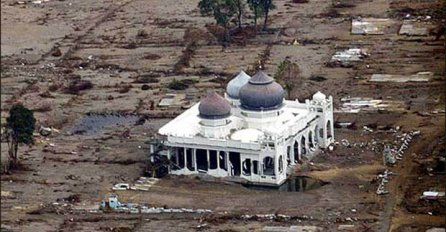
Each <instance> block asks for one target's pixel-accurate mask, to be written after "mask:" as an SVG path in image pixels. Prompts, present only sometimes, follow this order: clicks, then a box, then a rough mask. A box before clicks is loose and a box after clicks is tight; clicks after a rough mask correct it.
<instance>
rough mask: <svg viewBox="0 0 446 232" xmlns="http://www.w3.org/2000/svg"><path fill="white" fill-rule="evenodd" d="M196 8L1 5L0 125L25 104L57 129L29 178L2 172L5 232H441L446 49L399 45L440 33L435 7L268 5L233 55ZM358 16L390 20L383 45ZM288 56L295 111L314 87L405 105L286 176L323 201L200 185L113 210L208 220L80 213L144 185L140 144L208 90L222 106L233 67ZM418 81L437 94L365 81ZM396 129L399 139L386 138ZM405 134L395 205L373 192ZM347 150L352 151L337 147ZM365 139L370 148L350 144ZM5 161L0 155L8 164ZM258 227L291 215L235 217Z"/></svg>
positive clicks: (333, 1) (269, 68) (366, 0)
mask: <svg viewBox="0 0 446 232" xmlns="http://www.w3.org/2000/svg"><path fill="white" fill-rule="evenodd" d="M197 2H198V1H197V0H184V1H176V0H163V1H159V0H152V1H144V0H127V1H110V0H98V1H85V0H80V1H71V0H66V1H55V0H50V1H42V2H41V3H32V2H28V1H24V2H20V1H12V0H5V1H2V2H1V17H2V19H1V28H2V30H1V62H2V67H1V118H2V123H4V119H5V117H7V112H8V110H9V108H10V106H11V105H12V104H14V103H23V104H24V105H25V106H27V107H29V108H31V109H33V110H34V115H35V117H36V118H37V123H38V126H40V125H42V126H45V127H53V128H56V129H58V130H59V132H53V133H52V134H51V135H50V136H47V137H44V136H41V135H40V134H39V133H35V144H34V145H33V146H32V147H26V146H22V147H20V150H19V152H20V153H21V154H22V155H21V163H22V164H23V165H22V169H21V170H18V171H13V172H12V173H11V174H2V175H1V191H2V195H1V203H2V204H1V214H2V220H1V228H2V231H197V230H204V231H260V230H261V228H262V227H264V226H267V225H270V226H271V225H277V226H291V225H307V226H310V225H312V226H317V227H319V228H320V230H321V231H336V230H338V228H339V226H341V228H345V227H342V225H353V228H350V230H352V231H425V230H426V229H429V228H431V227H438V226H444V223H445V222H444V218H445V215H446V212H445V201H444V199H443V200H440V201H434V202H427V201H424V200H419V196H420V195H421V194H422V192H423V191H427V190H429V189H436V190H438V191H445V187H444V183H445V181H446V180H445V176H444V174H443V175H440V174H438V173H432V171H428V170H431V169H432V168H434V167H436V166H437V164H438V156H439V154H444V153H445V124H444V121H445V112H444V108H445V95H444V93H445V85H444V84H445V77H444V69H445V67H444V64H445V63H444V59H445V58H444V54H445V50H444V37H442V38H440V39H439V40H435V36H433V35H429V36H405V35H398V30H399V27H400V26H401V25H402V21H403V18H404V17H406V16H407V15H408V14H409V17H410V18H412V19H415V20H416V19H418V21H419V23H421V24H422V25H423V26H424V27H426V28H434V27H435V26H436V25H437V24H438V23H439V22H440V20H441V19H442V18H445V17H444V15H442V14H441V12H440V10H439V9H440V7H441V4H442V1H440V0H421V1H420V0H407V1H401V0H309V1H308V2H307V3H293V2H292V1H289V0H276V1H274V2H275V4H276V6H277V8H276V9H275V10H273V11H272V12H271V14H272V15H271V22H270V25H269V28H270V30H269V31H267V32H258V33H257V34H256V35H254V34H253V33H245V36H243V35H241V36H240V35H239V36H234V42H233V43H232V44H230V46H228V47H226V48H224V47H223V46H221V44H220V43H219V40H218V39H217V37H216V36H215V35H216V34H215V31H216V30H215V26H213V25H212V24H213V19H212V18H208V17H202V16H200V13H199V10H198V9H197V7H196V6H197ZM358 16H361V17H363V18H365V17H375V18H388V19H389V26H387V27H386V28H385V30H384V34H382V35H352V34H351V33H350V30H351V19H352V18H356V17H358ZM427 16H429V17H427ZM245 23H246V24H245V25H244V26H247V24H248V23H251V22H250V21H249V22H248V21H246V22H245ZM246 30H247V31H249V30H250V29H246ZM294 41H297V42H298V44H296V43H293V42H294ZM293 44H294V45H293ZM351 47H360V48H364V49H367V50H368V52H369V54H370V55H369V56H368V57H366V58H364V59H363V60H361V61H359V62H356V63H353V65H350V66H348V67H332V66H330V65H328V63H329V61H330V58H331V56H332V55H333V54H334V53H335V52H336V51H339V50H341V49H344V48H351ZM284 59H289V60H291V61H293V62H296V63H297V64H298V65H299V68H300V70H301V75H299V77H296V80H295V81H296V83H299V85H298V86H297V87H295V88H294V89H293V90H292V91H291V93H290V96H291V98H299V99H304V98H307V97H309V96H311V94H313V93H314V92H316V91H317V90H320V91H322V92H324V93H326V94H327V95H332V96H333V98H334V100H335V108H336V109H340V108H341V106H342V105H341V104H342V102H341V98H343V97H347V96H352V97H371V98H374V99H384V100H394V101H398V102H400V104H402V105H403V107H402V110H401V109H399V110H395V109H393V108H392V107H388V108H384V109H381V110H369V111H362V112H359V113H342V112H337V113H335V119H336V121H338V122H354V123H355V126H354V127H351V128H337V129H336V130H335V138H336V141H338V143H337V144H336V146H335V149H334V151H332V152H329V151H319V152H318V155H317V156H315V157H314V159H313V160H312V161H311V162H310V161H307V162H306V163H304V164H303V165H302V166H299V167H298V168H297V170H296V172H295V175H304V176H309V177H312V178H315V179H320V180H322V181H324V182H328V184H326V185H323V186H321V187H319V188H316V189H311V190H308V191H305V192H279V191H265V190H258V189H257V190H254V189H248V188H245V187H243V186H240V185H238V184H234V183H232V184H231V183H225V182H222V181H208V178H206V177H183V176H168V177H166V178H163V179H161V180H160V181H159V182H158V183H157V184H155V185H154V186H152V187H151V188H150V189H149V191H139V192H138V191H124V192H122V191H121V192H118V194H119V197H120V201H121V202H134V203H143V204H148V205H150V206H155V207H169V208H195V209H196V208H202V209H210V210H212V211H213V213H207V214H188V213H182V214H178V213H177V214H176V213H171V214H169V213H166V214H150V215H148V214H143V215H138V214H118V213H107V214H101V213H90V212H88V211H87V210H84V211H77V210H75V209H79V208H84V209H88V208H93V207H95V206H97V205H98V204H99V202H100V201H101V200H104V199H105V198H106V196H107V195H108V194H109V193H111V192H112V191H111V187H112V186H113V184H116V183H121V182H125V183H133V182H134V181H135V180H137V179H138V178H139V177H140V176H142V175H144V170H145V168H146V166H147V154H148V145H147V143H146V142H147V141H149V139H150V138H151V137H152V136H153V135H154V133H155V132H156V130H157V129H158V128H159V127H160V126H162V125H163V124H165V123H166V122H167V121H168V120H169V119H171V118H172V117H174V116H175V115H178V114H179V113H181V112H182V110H183V109H182V106H183V107H185V106H186V107H187V105H190V104H192V103H194V102H196V101H198V100H199V99H200V97H202V96H203V95H204V93H205V92H206V91H207V90H208V89H216V90H217V91H219V92H221V93H222V92H223V91H224V88H223V87H224V83H225V82H226V81H227V80H228V79H230V78H232V77H233V76H235V74H236V73H237V72H239V71H240V70H241V69H244V70H247V71H249V72H251V73H250V74H252V70H254V69H255V67H256V66H258V64H259V63H261V64H263V66H264V69H265V71H266V72H267V73H268V74H270V75H274V74H275V72H276V71H277V66H278V64H279V63H280V62H282V61H283V60H284ZM422 71H429V72H432V73H433V75H434V77H433V78H432V79H431V81H429V82H422V83H421V82H420V83H417V82H412V83H372V82H368V81H367V80H368V79H369V78H370V76H371V75H372V74H374V73H386V74H401V75H411V74H415V73H417V72H422ZM314 77H325V78H322V79H320V78H319V79H318V78H314ZM187 79H190V80H189V81H186V82H187V83H191V84H190V85H189V86H188V87H187V88H186V89H184V90H172V89H170V88H169V85H170V84H171V83H172V82H173V80H175V81H181V80H187ZM191 80H195V81H191ZM317 80H319V81H317ZM89 83H91V84H92V85H90V84H89ZM168 93H177V94H186V95H185V98H184V99H183V100H181V101H180V102H179V104H178V105H176V106H171V107H159V106H158V103H159V101H160V100H161V99H162V98H163V97H164V96H165V94H168ZM117 112H119V113H120V114H121V115H123V114H126V115H130V114H131V115H136V116H135V117H136V118H139V117H143V118H147V120H146V121H144V120H142V121H140V123H137V124H135V121H132V120H133V119H122V116H121V117H117V118H118V119H117V118H114V116H113V117H112V119H111V120H110V121H107V123H104V122H103V120H105V119H102V118H101V117H102V116H100V115H103V114H108V113H117ZM87 113H94V114H93V115H99V116H97V117H99V119H97V120H98V121H95V120H96V119H95V120H93V121H88V120H86V122H85V121H79V120H85V118H84V119H82V118H83V117H85V115H86V114H87ZM130 118H131V117H130ZM136 120H137V119H136ZM81 122H84V124H87V125H83V124H82V123H81ZM81 124H82V125H83V127H82V125H81ZM364 126H367V128H372V131H369V130H367V129H364V128H363V127H364ZM396 127H399V130H398V131H397V132H395V131H394V130H392V129H395V128H396ZM413 130H420V131H421V135H420V136H418V137H415V138H414V140H413V142H412V143H411V145H410V147H409V149H408V150H407V151H406V152H405V156H404V158H403V160H401V161H398V163H397V165H396V166H394V167H391V168H389V169H390V170H391V171H393V172H396V173H398V175H397V176H394V177H392V179H391V180H390V181H389V184H388V185H387V186H388V187H387V190H389V192H390V193H389V194H388V195H384V196H378V195H376V194H375V191H376V188H377V186H378V183H377V181H376V180H375V178H376V175H377V174H378V173H380V172H382V171H384V170H385V169H386V167H385V166H383V164H382V156H381V151H382V147H383V145H384V144H389V143H393V142H394V141H395V140H397V139H398V138H396V136H397V135H401V134H402V133H404V132H409V131H413ZM73 132H76V133H73ZM343 139H346V140H347V141H348V142H349V143H350V144H351V146H345V145H343V144H342V143H340V142H341V141H342V140H343ZM372 141H375V142H376V143H374V144H373V145H367V146H363V147H361V146H359V144H361V143H367V142H368V143H369V144H372ZM344 144H345V143H344ZM354 144H356V145H357V146H354ZM6 152H7V147H6V146H5V143H2V150H1V154H2V161H3V160H4V157H5V156H6V154H7V153H6ZM443 172H444V171H443ZM255 214H284V215H289V216H291V218H289V219H273V220H270V219H266V218H258V217H253V218H250V219H248V218H246V217H243V215H255Z"/></svg>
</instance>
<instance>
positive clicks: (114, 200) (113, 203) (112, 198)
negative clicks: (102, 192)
mask: <svg viewBox="0 0 446 232" xmlns="http://www.w3.org/2000/svg"><path fill="white" fill-rule="evenodd" d="M119 206H121V202H119V201H118V195H116V194H110V195H109V197H108V201H102V202H101V208H102V209H105V208H107V207H109V208H111V209H116V208H118V207H119Z"/></svg>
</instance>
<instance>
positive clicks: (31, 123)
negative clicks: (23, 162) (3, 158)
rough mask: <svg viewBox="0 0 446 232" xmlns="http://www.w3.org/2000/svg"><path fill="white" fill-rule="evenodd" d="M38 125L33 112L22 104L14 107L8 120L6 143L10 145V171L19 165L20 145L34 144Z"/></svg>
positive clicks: (8, 166)
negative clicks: (36, 125) (34, 132)
mask: <svg viewBox="0 0 446 232" xmlns="http://www.w3.org/2000/svg"><path fill="white" fill-rule="evenodd" d="M35 124H36V119H35V118H34V115H33V112H32V111H31V110H29V109H27V108H26V107H24V106H23V105H21V104H16V105H13V106H12V108H11V109H10V110H9V117H8V118H7V119H6V141H7V143H8V155H9V159H8V165H7V168H8V169H14V168H16V167H17V165H18V159H17V151H18V148H19V144H20V143H23V144H28V145H29V144H32V142H33V137H32V136H33V131H34V127H35ZM6 171H7V170H6Z"/></svg>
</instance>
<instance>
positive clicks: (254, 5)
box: [248, 0, 263, 27]
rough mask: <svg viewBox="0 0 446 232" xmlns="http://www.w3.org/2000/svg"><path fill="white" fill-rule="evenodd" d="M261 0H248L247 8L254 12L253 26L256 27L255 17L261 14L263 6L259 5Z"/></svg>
mask: <svg viewBox="0 0 446 232" xmlns="http://www.w3.org/2000/svg"><path fill="white" fill-rule="evenodd" d="M260 1H261V0H248V5H249V9H250V10H251V11H252V13H253V14H254V26H255V27H257V19H258V18H259V17H260V15H262V14H263V8H262V6H261V5H260Z"/></svg>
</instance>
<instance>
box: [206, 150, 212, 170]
mask: <svg viewBox="0 0 446 232" xmlns="http://www.w3.org/2000/svg"><path fill="white" fill-rule="evenodd" d="M206 155H207V157H208V160H207V164H208V171H209V169H211V162H209V160H210V159H209V149H206Z"/></svg>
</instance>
